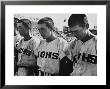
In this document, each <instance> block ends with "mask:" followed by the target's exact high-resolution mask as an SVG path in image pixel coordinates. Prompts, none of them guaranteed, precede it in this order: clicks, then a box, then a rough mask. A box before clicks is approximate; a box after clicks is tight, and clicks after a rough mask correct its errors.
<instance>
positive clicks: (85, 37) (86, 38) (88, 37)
mask: <svg viewBox="0 0 110 89" xmlns="http://www.w3.org/2000/svg"><path fill="white" fill-rule="evenodd" d="M92 37H93V35H91V34H89V33H88V32H87V33H86V34H85V35H84V37H83V38H82V39H81V41H82V42H86V41H88V40H90V39H91V38H92Z"/></svg>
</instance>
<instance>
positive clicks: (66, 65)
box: [60, 56, 73, 76]
mask: <svg viewBox="0 0 110 89" xmlns="http://www.w3.org/2000/svg"><path fill="white" fill-rule="evenodd" d="M72 71H73V62H72V61H71V60H70V59H69V58H68V57H67V56H64V57H63V58H62V59H61V60H60V75H63V76H66V75H70V73H71V72H72Z"/></svg>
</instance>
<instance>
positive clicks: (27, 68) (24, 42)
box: [15, 19, 36, 76]
mask: <svg viewBox="0 0 110 89" xmlns="http://www.w3.org/2000/svg"><path fill="white" fill-rule="evenodd" d="M17 30H18V31H19V33H20V35H21V36H22V37H23V38H22V39H21V40H20V42H19V43H18V45H16V46H15V47H16V49H17V50H18V62H17V66H18V70H17V73H16V75H18V76H32V75H34V66H35V65H36V59H35V56H34V48H35V47H36V42H35V40H34V39H33V38H32V37H30V35H29V30H31V21H30V20H28V19H21V20H19V21H18V23H17Z"/></svg>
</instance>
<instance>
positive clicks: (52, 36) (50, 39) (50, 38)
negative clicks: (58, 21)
mask: <svg viewBox="0 0 110 89" xmlns="http://www.w3.org/2000/svg"><path fill="white" fill-rule="evenodd" d="M55 39H56V37H55V36H54V35H51V36H50V37H48V38H47V39H46V41H47V42H51V41H53V40H55Z"/></svg>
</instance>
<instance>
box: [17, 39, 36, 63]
mask: <svg viewBox="0 0 110 89" xmlns="http://www.w3.org/2000/svg"><path fill="white" fill-rule="evenodd" d="M36 47H37V46H36V41H35V40H34V39H33V38H31V39H30V40H28V41H24V38H23V39H21V40H20V42H19V43H18V45H16V49H17V50H18V61H20V60H22V58H23V57H25V58H26V56H27V57H32V54H33V53H34V49H35V48H36Z"/></svg>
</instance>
